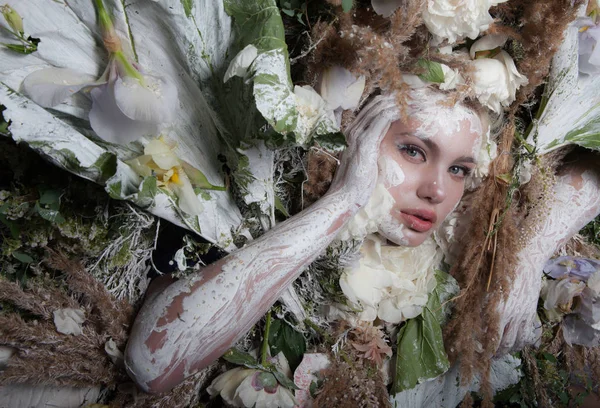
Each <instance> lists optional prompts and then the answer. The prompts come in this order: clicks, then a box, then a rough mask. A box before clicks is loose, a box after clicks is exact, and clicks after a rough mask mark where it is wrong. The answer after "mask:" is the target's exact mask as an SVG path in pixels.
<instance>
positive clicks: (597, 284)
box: [587, 270, 600, 295]
mask: <svg viewBox="0 0 600 408" xmlns="http://www.w3.org/2000/svg"><path fill="white" fill-rule="evenodd" d="M587 285H588V287H589V288H590V289H591V290H593V291H594V292H595V293H596V295H600V270H599V271H596V272H594V273H593V274H591V275H590V277H589V278H588V281H587Z"/></svg>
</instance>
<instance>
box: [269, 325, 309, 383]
mask: <svg viewBox="0 0 600 408" xmlns="http://www.w3.org/2000/svg"><path fill="white" fill-rule="evenodd" d="M269 346H270V348H271V355H272V356H276V355H277V354H279V352H283V355H284V356H285V358H286V359H287V361H288V363H289V365H290V368H291V369H292V371H294V370H295V369H296V367H298V365H299V364H300V362H301V361H302V356H303V355H304V353H305V352H306V341H305V340H304V336H303V335H302V333H299V332H297V331H296V330H294V328H293V327H292V326H290V325H289V324H287V323H286V322H285V321H283V320H275V321H274V322H273V323H272V324H271V328H270V330H269Z"/></svg>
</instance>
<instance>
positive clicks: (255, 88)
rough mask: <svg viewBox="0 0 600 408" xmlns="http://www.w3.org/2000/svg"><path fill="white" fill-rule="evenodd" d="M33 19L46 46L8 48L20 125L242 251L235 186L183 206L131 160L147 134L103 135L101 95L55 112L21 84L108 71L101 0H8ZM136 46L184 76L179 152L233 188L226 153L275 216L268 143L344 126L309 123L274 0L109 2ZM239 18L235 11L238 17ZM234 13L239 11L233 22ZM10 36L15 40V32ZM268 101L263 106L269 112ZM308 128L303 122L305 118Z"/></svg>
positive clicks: (126, 38) (6, 75)
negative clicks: (94, 124)
mask: <svg viewBox="0 0 600 408" xmlns="http://www.w3.org/2000/svg"><path fill="white" fill-rule="evenodd" d="M7 3H8V4H9V5H10V6H12V7H13V8H14V9H15V10H16V11H17V12H18V13H19V14H20V15H21V16H22V17H23V21H24V25H25V32H26V35H29V36H31V37H33V38H38V39H39V40H40V43H39V45H38V50H37V51H36V52H34V53H31V54H28V55H23V54H19V53H17V52H15V51H13V50H10V49H8V48H5V47H0V104H2V105H4V106H6V108H7V109H6V111H4V117H5V119H6V120H8V121H10V123H11V125H10V132H11V134H12V137H13V138H14V139H15V140H17V141H24V142H26V143H28V144H29V145H30V146H32V147H33V148H34V149H36V150H37V151H39V152H40V153H42V154H43V155H45V156H46V157H48V158H49V159H50V160H52V161H53V162H55V163H56V164H58V165H59V166H61V167H63V168H65V169H68V170H69V171H71V172H73V173H75V174H78V175H80V176H82V177H86V178H88V179H91V180H93V181H96V182H98V183H101V184H104V185H105V187H106V190H107V191H108V192H109V193H110V194H111V196H113V197H115V198H119V199H126V200H130V201H132V202H134V203H136V204H138V205H140V206H143V207H145V208H147V209H148V210H149V211H151V212H152V213H154V214H156V215H158V216H160V217H163V218H165V219H167V220H170V221H172V222H174V223H176V224H178V225H181V226H184V227H187V228H189V229H191V230H194V231H196V232H197V233H199V234H201V235H202V236H203V237H205V238H206V239H208V240H209V241H211V242H215V243H217V244H218V245H220V246H221V247H223V248H226V249H233V248H234V245H233V243H232V242H233V240H232V238H233V235H234V233H235V232H236V231H238V230H239V228H240V225H242V216H241V214H240V211H239V209H238V207H237V205H236V203H235V202H234V200H233V199H232V197H231V195H230V193H229V192H226V191H213V190H204V191H202V192H198V193H199V194H198V196H197V199H198V200H200V201H201V202H202V204H203V207H204V210H203V212H202V214H200V215H199V216H197V217H196V216H190V215H188V214H185V213H184V212H182V211H181V210H180V209H179V207H178V205H177V199H176V197H174V196H173V195H172V194H169V193H168V191H165V190H162V189H160V188H157V186H156V182H155V181H153V180H150V179H149V178H146V179H144V180H142V179H141V178H140V177H139V176H138V175H136V174H135V173H134V172H133V171H132V170H131V168H130V167H129V166H128V165H127V164H126V163H125V162H126V161H127V160H128V159H131V158H133V157H136V156H138V155H139V154H141V151H142V145H143V144H144V141H143V140H142V141H141V143H140V142H135V143H132V144H130V145H128V146H118V145H112V144H109V143H106V142H104V141H103V140H101V139H99V138H98V137H97V136H96V135H95V133H94V132H93V131H92V129H91V127H90V125H89V121H88V115H89V110H90V108H91V101H90V99H89V97H88V96H87V95H86V94H85V93H83V92H82V93H78V94H75V95H74V96H72V97H71V98H70V99H69V100H67V101H66V102H65V103H62V104H60V105H58V106H55V107H54V108H52V109H44V108H41V107H39V106H37V105H36V104H35V103H33V102H32V101H31V100H29V99H28V98H27V96H25V95H23V94H22V92H21V84H22V81H23V79H24V78H25V77H26V76H27V75H28V74H30V73H31V72H33V71H36V70H38V69H42V68H47V67H59V68H71V69H73V70H77V71H80V72H82V73H85V74H88V75H90V76H92V77H98V76H100V74H101V73H102V72H103V70H104V69H105V67H106V64H107V62H108V61H107V57H108V54H107V53H106V51H105V50H104V48H103V47H102V45H101V44H102V41H101V34H100V30H99V27H98V24H97V21H96V10H95V8H94V6H93V1H92V0H70V1H68V2H66V1H57V0H8V1H7ZM105 4H106V7H107V9H108V10H109V12H110V13H111V15H112V16H113V19H114V24H115V28H116V30H117V32H118V33H119V35H120V36H121V38H122V40H123V42H124V44H125V51H126V52H128V53H129V55H131V56H135V58H136V59H137V61H138V62H139V64H140V65H141V66H142V67H143V68H144V70H145V71H147V72H154V73H157V74H159V75H161V76H164V77H167V78H169V80H171V81H173V82H174V83H175V84H176V86H177V89H178V93H179V102H180V106H179V108H178V109H177V116H176V120H175V121H174V122H173V125H172V128H171V129H169V132H168V137H169V138H171V139H174V140H175V141H176V142H177V147H176V153H177V155H178V156H179V157H180V158H181V159H182V160H185V161H186V162H188V163H190V164H192V165H193V166H194V167H196V168H197V169H199V170H200V171H201V172H202V173H203V174H204V175H205V176H206V178H207V179H208V181H209V182H210V183H211V184H213V185H216V186H223V185H224V184H225V176H224V174H223V172H222V167H223V163H222V161H221V160H220V159H221V158H222V157H225V158H226V159H227V162H228V165H229V167H230V168H232V170H233V181H234V182H235V183H236V185H238V187H240V189H239V190H240V191H241V193H242V198H243V199H244V201H245V202H246V204H251V203H258V204H259V205H258V206H257V207H258V208H260V210H261V211H262V212H263V213H264V214H265V215H268V216H271V217H272V208H273V200H274V194H273V186H272V184H273V183H272V161H273V154H272V152H271V151H270V150H268V149H267V148H265V146H264V144H263V143H262V142H258V141H257V140H258V139H265V138H266V139H268V137H269V136H270V135H274V134H275V132H272V131H268V129H269V127H268V126H265V124H267V123H268V124H270V125H271V126H272V128H274V129H275V130H277V131H279V132H281V133H284V134H286V135H290V136H293V137H292V138H291V139H292V140H293V141H297V142H301V143H303V142H306V141H308V140H310V138H311V137H312V136H313V135H314V134H324V133H329V132H331V131H335V130H336V129H335V126H332V124H331V123H329V122H327V118H325V117H323V118H321V117H319V118H316V120H313V119H314V118H311V120H310V121H309V122H308V123H309V124H310V126H308V127H307V126H306V123H307V121H306V120H299V118H301V117H302V115H301V114H300V113H299V110H302V109H299V108H298V101H297V98H296V97H295V96H294V93H293V86H292V83H291V80H290V75H289V60H288V54H287V48H286V46H285V42H284V32H283V25H282V22H281V17H280V15H279V10H278V8H277V7H276V5H275V1H274V0H261V1H257V2H248V1H233V0H226V1H225V4H224V3H223V2H221V1H210V0H161V1H160V2H152V1H145V2H134V3H130V4H125V3H124V2H123V1H121V0H105ZM228 13H229V14H231V15H229V14H228ZM232 17H233V18H232ZM0 41H1V42H3V43H11V42H13V43H14V38H11V37H10V35H8V33H7V31H6V30H0ZM248 44H254V45H255V46H256V47H257V48H258V56H257V59H256V61H255V62H254V64H253V71H252V72H253V74H252V77H251V78H249V79H251V80H252V81H253V85H250V84H248V83H246V82H245V79H244V78H233V79H232V80H230V81H228V82H227V83H224V82H223V75H224V73H225V71H226V69H227V67H228V65H229V63H230V61H231V60H232V58H233V57H234V56H235V55H236V54H237V52H238V51H239V50H241V49H242V48H243V47H245V46H246V45H248ZM257 106H258V109H257ZM299 124H303V125H302V126H300V125H299Z"/></svg>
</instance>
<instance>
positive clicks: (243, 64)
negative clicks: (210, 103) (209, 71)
mask: <svg viewBox="0 0 600 408" xmlns="http://www.w3.org/2000/svg"><path fill="white" fill-rule="evenodd" d="M257 55H258V49H257V48H256V47H255V46H254V45H252V44H248V45H247V46H246V47H244V49H243V50H241V51H240V52H238V54H237V55H236V56H235V57H234V58H233V59H232V60H231V62H230V63H229V67H227V71H226V72H225V76H224V77H223V82H227V81H229V79H231V78H232V77H234V76H239V77H242V78H243V77H245V76H246V73H247V72H248V67H250V65H251V64H252V63H253V62H254V60H255V59H256V56H257Z"/></svg>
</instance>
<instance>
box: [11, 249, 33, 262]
mask: <svg viewBox="0 0 600 408" xmlns="http://www.w3.org/2000/svg"><path fill="white" fill-rule="evenodd" d="M12 256H13V257H14V258H15V259H16V260H17V261H19V262H22V263H24V264H30V263H32V262H34V259H33V258H32V257H31V256H29V255H27V254H26V253H23V252H18V251H13V253H12Z"/></svg>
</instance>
